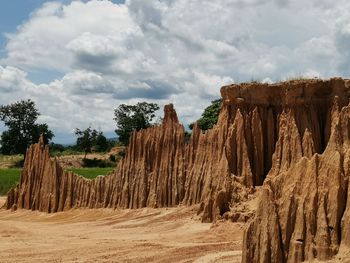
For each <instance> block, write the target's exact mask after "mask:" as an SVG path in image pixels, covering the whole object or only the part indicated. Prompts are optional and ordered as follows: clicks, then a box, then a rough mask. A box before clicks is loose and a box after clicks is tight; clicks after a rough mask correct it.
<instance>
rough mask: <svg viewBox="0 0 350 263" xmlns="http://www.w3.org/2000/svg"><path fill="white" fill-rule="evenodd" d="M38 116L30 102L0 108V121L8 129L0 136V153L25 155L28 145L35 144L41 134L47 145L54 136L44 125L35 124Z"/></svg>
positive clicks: (19, 102)
mask: <svg viewBox="0 0 350 263" xmlns="http://www.w3.org/2000/svg"><path fill="white" fill-rule="evenodd" d="M39 116H40V113H39V111H38V110H37V109H36V107H35V103H34V102H33V101H31V100H27V101H24V100H21V101H18V102H15V103H13V104H10V105H5V106H4V105H2V106H0V120H1V121H3V122H4V124H5V126H6V127H7V128H8V130H6V131H4V132H3V133H2V135H1V148H0V151H1V153H3V154H24V155H25V153H26V150H27V148H28V147H29V145H31V144H33V143H36V142H37V141H38V140H39V137H40V135H41V134H43V135H44V141H45V143H46V144H47V143H48V142H49V141H50V140H51V139H52V137H54V134H53V132H52V131H51V130H50V129H49V127H48V125H47V124H46V123H43V124H37V123H36V121H37V119H38V117H39Z"/></svg>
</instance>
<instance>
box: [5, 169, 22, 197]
mask: <svg viewBox="0 0 350 263" xmlns="http://www.w3.org/2000/svg"><path fill="white" fill-rule="evenodd" d="M20 173H21V169H19V168H11V169H0V196H1V195H5V194H6V193H7V192H8V191H9V190H10V189H11V187H13V186H15V185H16V184H17V183H18V182H19V176H20Z"/></svg>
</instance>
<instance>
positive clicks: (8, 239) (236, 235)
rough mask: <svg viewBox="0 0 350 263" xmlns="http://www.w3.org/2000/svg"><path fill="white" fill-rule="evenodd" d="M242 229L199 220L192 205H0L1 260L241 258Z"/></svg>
mask: <svg viewBox="0 0 350 263" xmlns="http://www.w3.org/2000/svg"><path fill="white" fill-rule="evenodd" d="M4 201H5V199H4V198H0V206H2V204H3V203H4ZM242 232H243V225H242V224H234V223H230V222H221V223H217V224H215V225H213V224H203V223H201V222H200V220H199V218H198V217H197V216H195V210H194V209H193V208H171V209H169V208H168V209H149V208H147V209H138V210H111V209H97V210H88V209H76V210H71V211H68V212H63V213H56V214H46V213H40V212H33V211H23V210H22V211H16V212H10V211H6V210H0V261H1V262H240V260H241V251H240V250H241V246H242Z"/></svg>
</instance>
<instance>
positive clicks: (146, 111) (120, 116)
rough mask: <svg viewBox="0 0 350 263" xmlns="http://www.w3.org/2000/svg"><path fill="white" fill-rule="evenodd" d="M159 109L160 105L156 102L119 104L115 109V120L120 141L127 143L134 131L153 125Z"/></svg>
mask: <svg viewBox="0 0 350 263" xmlns="http://www.w3.org/2000/svg"><path fill="white" fill-rule="evenodd" d="M157 110H159V106H158V105H157V104H156V103H148V102H139V103H137V104H136V105H126V104H121V105H119V107H118V108H117V109H115V110H114V116H115V118H114V120H115V121H116V122H117V129H116V130H115V132H116V133H117V135H118V137H119V141H120V142H122V143H123V144H124V145H127V144H128V143H129V138H130V135H131V133H132V132H133V131H135V130H136V131H138V130H141V129H146V128H148V127H150V126H152V120H153V119H154V117H155V116H156V115H155V112H156V111H157Z"/></svg>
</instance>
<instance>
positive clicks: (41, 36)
mask: <svg viewBox="0 0 350 263" xmlns="http://www.w3.org/2000/svg"><path fill="white" fill-rule="evenodd" d="M346 10H350V4H349V3H348V2H347V1H345V0H341V1H337V2H336V3H335V2H334V1H330V0H322V1H316V0H312V1H309V2H305V1H301V0H297V1H289V0H249V1H242V0H217V1H209V0H174V1H169V0H160V1H151V0H126V1H125V3H124V4H114V3H112V2H111V1H107V0H101V1H98V0H90V1H71V2H70V3H68V4H62V3H58V2H47V3H45V4H43V5H42V6H41V7H40V8H38V9H37V10H35V11H34V12H33V13H32V14H31V15H30V16H29V17H28V19H27V20H26V21H24V22H23V23H22V24H21V25H19V26H18V28H17V30H16V31H15V32H12V33H11V34H8V35H7V38H8V41H7V45H6V56H5V57H4V58H3V59H0V65H2V67H1V66H0V91H1V93H2V95H3V94H4V95H3V96H1V98H0V102H1V103H6V102H8V101H11V99H12V100H14V99H18V98H22V97H31V98H34V99H35V100H36V101H37V103H38V105H39V106H40V108H41V112H42V113H43V116H42V117H41V118H42V119H43V120H45V121H47V122H48V123H49V124H50V125H51V126H54V127H55V129H56V130H57V131H58V132H60V133H61V132H63V133H64V132H68V131H69V130H72V129H73V128H75V127H76V126H78V125H88V124H90V123H91V124H93V125H98V126H100V127H101V128H102V129H104V130H109V131H111V130H113V129H114V127H113V126H114V125H113V121H112V118H113V109H114V108H115V107H116V106H117V105H118V104H120V103H136V102H138V101H140V100H149V101H153V102H158V103H160V104H161V105H163V104H165V103H168V102H173V103H174V104H175V106H176V108H177V110H178V113H179V115H180V118H181V119H182V120H183V121H184V122H185V123H189V122H192V121H193V120H195V119H196V118H198V116H199V115H200V113H201V112H202V110H203V108H204V107H205V106H206V105H208V104H209V103H210V100H212V99H215V98H217V97H219V88H220V86H222V85H224V84H228V83H232V82H234V81H236V82H237V81H238V82H239V81H249V80H261V81H264V82H268V83H271V82H274V81H278V80H283V79H286V78H289V77H298V76H308V77H325V78H326V77H330V76H334V75H342V76H348V75H349V70H350V59H349V58H350V52H349V50H348V46H349V44H350V11H346ZM41 70H43V71H46V70H49V71H55V72H57V73H58V74H59V75H61V77H60V78H57V79H56V80H51V81H50V82H49V83H41V84H34V83H33V82H31V81H30V76H31V74H30V73H31V72H33V71H36V72H38V71H39V72H40V71H41ZM26 72H29V74H27V73H26Z"/></svg>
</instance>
